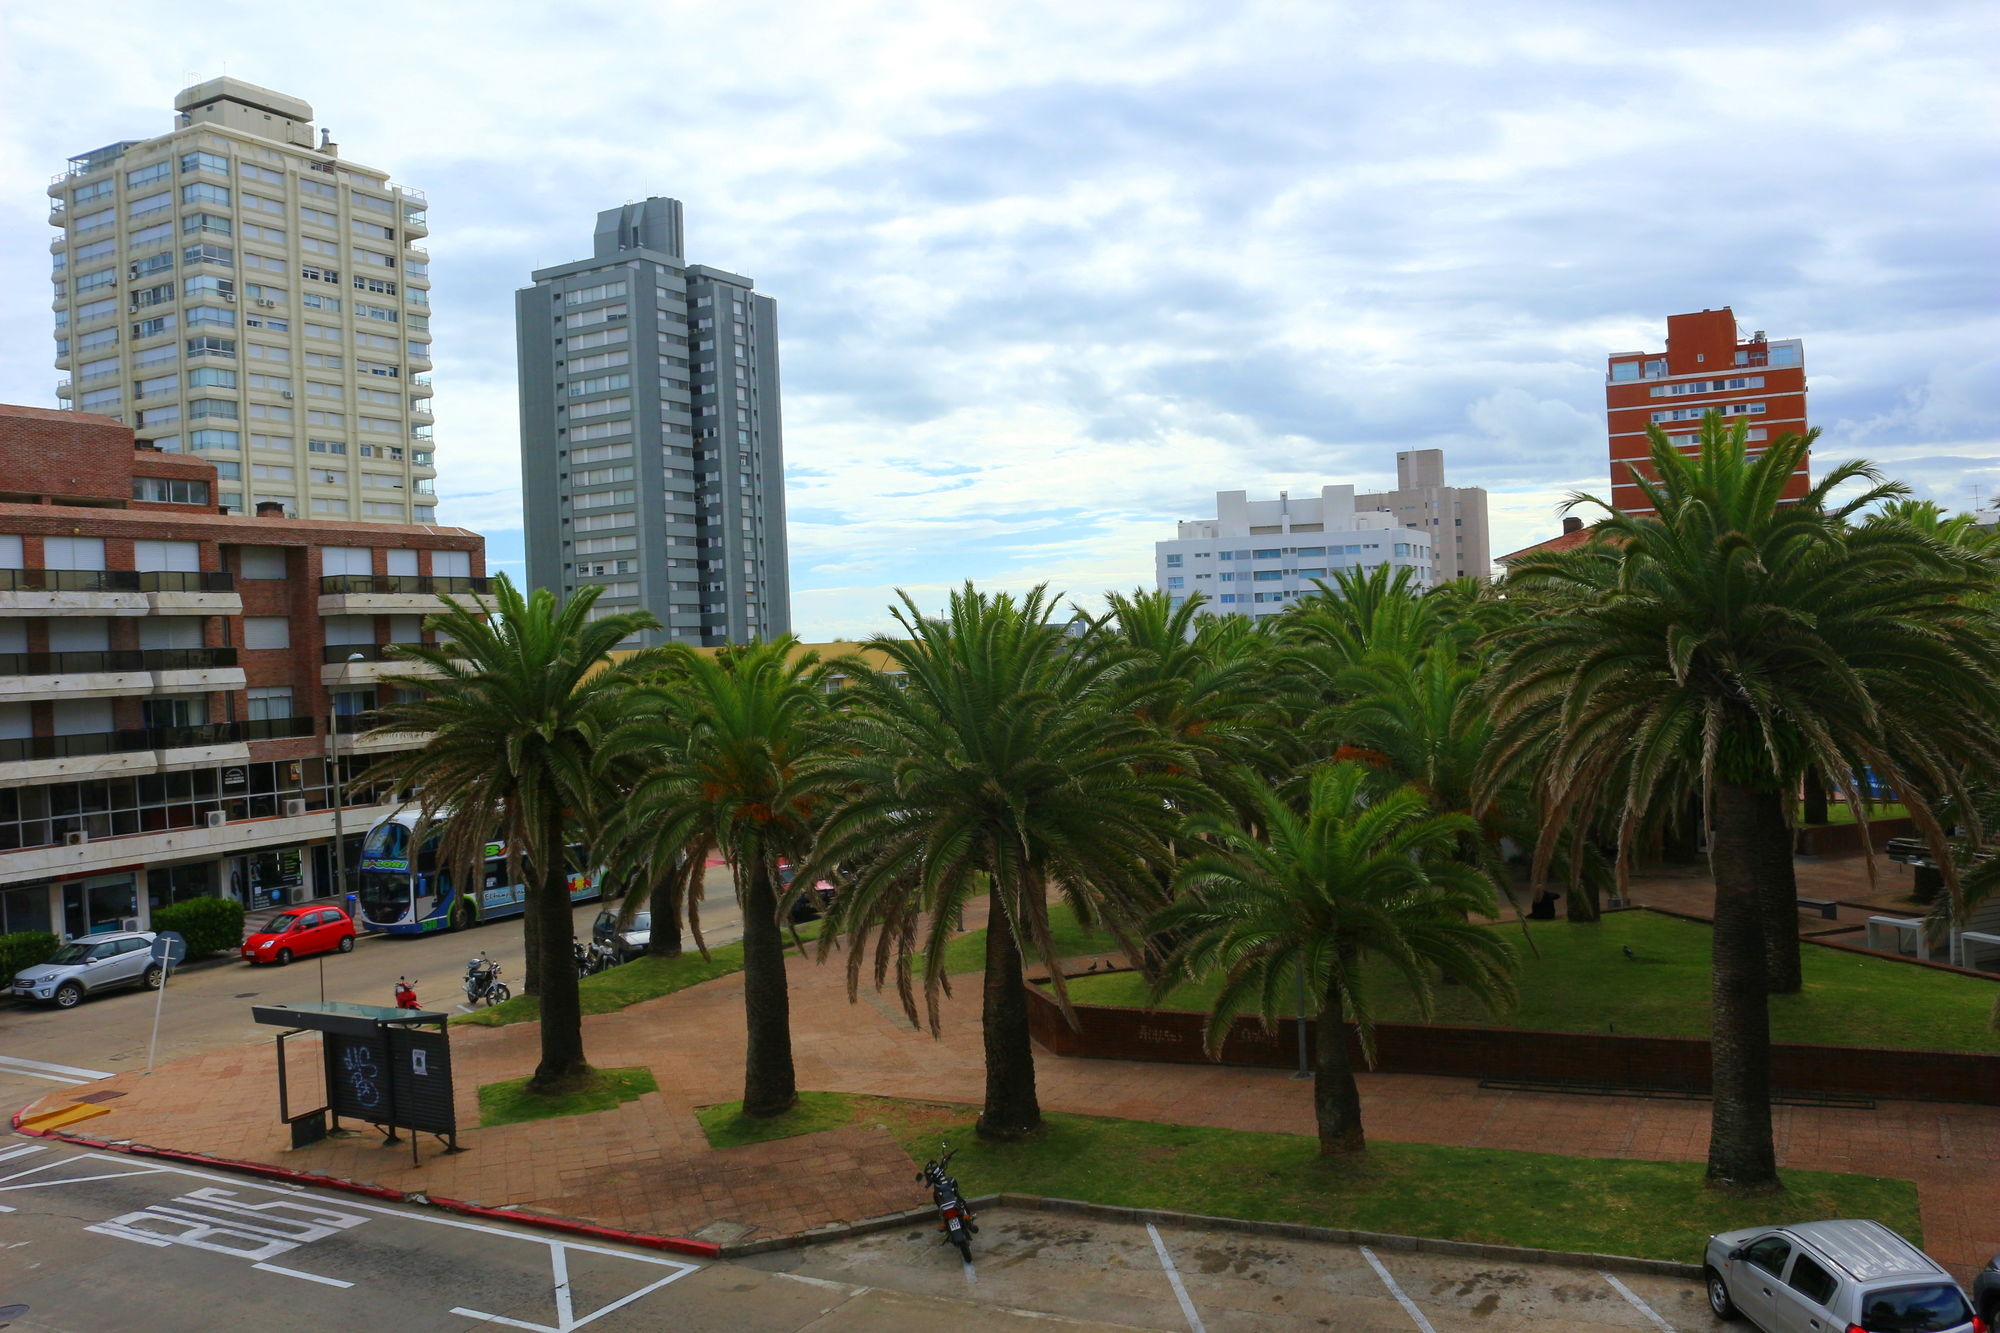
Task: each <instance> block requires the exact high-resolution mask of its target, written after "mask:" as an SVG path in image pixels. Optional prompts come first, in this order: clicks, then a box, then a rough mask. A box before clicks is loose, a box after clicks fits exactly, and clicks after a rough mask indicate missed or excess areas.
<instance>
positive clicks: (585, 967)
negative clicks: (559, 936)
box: [569, 939, 597, 981]
mask: <svg viewBox="0 0 2000 1333" xmlns="http://www.w3.org/2000/svg"><path fill="white" fill-rule="evenodd" d="M569 956H570V959H571V960H572V961H573V962H574V963H575V964H576V979H577V980H578V981H582V980H583V979H584V978H585V977H587V976H589V975H590V974H591V973H592V972H595V971H596V970H597V967H596V960H595V959H594V958H592V957H591V955H590V946H589V945H587V944H585V943H584V942H583V941H582V940H579V939H572V940H570V942H569Z"/></svg>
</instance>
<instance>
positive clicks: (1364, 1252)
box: [1360, 1245, 1437, 1333]
mask: <svg viewBox="0 0 2000 1333" xmlns="http://www.w3.org/2000/svg"><path fill="white" fill-rule="evenodd" d="M1360 1249H1361V1257H1362V1258H1363V1259H1366V1260H1367V1261H1368V1266H1369V1267H1370V1268H1372V1269H1374V1270H1375V1276H1376V1277H1379V1278H1381V1279H1382V1285H1383V1286H1385V1287H1387V1288H1388V1289H1389V1294H1390V1295H1391V1296H1394V1297H1395V1298H1396V1304H1398V1305H1400V1306H1402V1307H1403V1313H1404V1314H1406V1315H1408V1316H1409V1317H1410V1318H1411V1319H1412V1320H1414V1321H1416V1325H1417V1327H1418V1328H1420V1329H1422V1330H1423V1331H1424V1333H1437V1330H1436V1329H1434V1328H1432V1327H1431V1321H1430V1320H1428V1319H1426V1318H1424V1312H1423V1311H1422V1310H1419V1309H1418V1308H1417V1303H1416V1302H1415V1301H1413V1300H1411V1299H1410V1298H1409V1297H1408V1296H1405V1295H1404V1294H1403V1289H1402V1288H1401V1287H1399V1286H1397V1285H1396V1279H1395V1278H1393V1277H1390V1276H1389V1270H1388V1269H1386V1268H1384V1267H1382V1261H1381V1260H1380V1259H1377V1258H1376V1257H1375V1251H1373V1250H1371V1249H1369V1248H1368V1247H1367V1246H1366V1245H1363V1246H1361V1247H1360Z"/></svg>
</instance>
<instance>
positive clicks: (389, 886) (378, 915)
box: [359, 870, 410, 925]
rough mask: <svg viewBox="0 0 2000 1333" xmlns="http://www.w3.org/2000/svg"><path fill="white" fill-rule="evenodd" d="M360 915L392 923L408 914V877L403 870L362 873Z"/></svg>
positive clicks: (371, 919)
mask: <svg viewBox="0 0 2000 1333" xmlns="http://www.w3.org/2000/svg"><path fill="white" fill-rule="evenodd" d="M359 897H360V899H361V915H362V916H364V917H366V918H367V919H368V920H370V921H379V922H381V923H382V924H384V925H394V924H395V923H396V922H398V921H406V920H408V919H409V916H410V876H409V872H407V871H402V870H364V871H362V872H361V890H360V894H359Z"/></svg>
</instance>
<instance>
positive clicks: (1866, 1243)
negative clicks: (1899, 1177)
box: [1703, 1221, 1979, 1333]
mask: <svg viewBox="0 0 2000 1333" xmlns="http://www.w3.org/2000/svg"><path fill="white" fill-rule="evenodd" d="M1703 1269H1704V1272H1703V1277H1704V1278H1705V1279H1706V1281H1707V1284H1708V1305H1709V1308H1710V1309H1712V1310H1714V1311H1715V1314H1716V1317H1717V1318H1719V1319H1735V1318H1738V1317H1739V1316H1748V1318H1749V1319H1750V1321H1751V1322H1752V1323H1754V1324H1756V1325H1757V1327H1759V1328H1761V1329H1763V1330H1764V1331H1765V1333H1849V1331H1850V1330H1854V1329H1860V1330H1863V1333H1975V1330H1977V1329H1978V1328H1979V1325H1978V1323H1977V1322H1976V1321H1975V1320H1974V1319H1973V1317H1972V1307H1971V1305H1969V1304H1968V1303H1967V1302H1966V1299H1965V1293H1964V1292H1962V1291H1960V1290H1959V1287H1958V1284H1957V1283H1956V1282H1953V1281H1952V1280H1951V1274H1949V1273H1947V1272H1945V1271H1944V1269H1942V1268H1940V1267H1938V1266H1937V1264H1936V1263H1934V1262H1933V1261H1932V1260H1931V1258H1930V1256H1929V1255H1927V1254H1925V1253H1924V1252H1923V1251H1922V1250H1919V1249H1918V1248H1917V1247H1916V1246H1914V1245H1912V1244H1910V1243H1909V1242H1908V1241H1906V1240H1904V1239H1903V1238H1902V1237H1901V1236H1898V1235H1897V1234H1896V1233H1895V1232H1893V1231H1891V1230H1889V1228H1887V1227H1885V1226H1883V1225H1882V1224H1881V1223H1880V1222H1866V1221H1840V1222H1802V1223H1800V1224H1798V1225H1796V1226H1783V1227H1748V1228H1746V1229H1744V1230H1742V1231H1725V1232H1723V1233H1722V1234H1721V1235H1719V1236H1710V1237H1709V1238H1708V1252H1707V1254H1706V1255H1705V1256H1704V1259H1703Z"/></svg>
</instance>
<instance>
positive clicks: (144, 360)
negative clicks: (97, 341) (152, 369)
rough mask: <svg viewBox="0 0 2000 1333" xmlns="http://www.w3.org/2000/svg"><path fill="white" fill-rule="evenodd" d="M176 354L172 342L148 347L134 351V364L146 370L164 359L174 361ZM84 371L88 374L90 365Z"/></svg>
mask: <svg viewBox="0 0 2000 1333" xmlns="http://www.w3.org/2000/svg"><path fill="white" fill-rule="evenodd" d="M176 355H177V353H176V352H175V351H174V345H173V344H172V343H163V344H161V345H159V346H157V347H148V348H147V349H146V350H145V351H143V352H137V353H134V354H133V357H132V364H133V365H134V366H136V367H138V368H139V369H141V370H144V369H145V368H146V367H148V366H157V365H159V364H160V363H161V362H163V361H172V360H173V359H174V357H175V356H176ZM112 364H114V365H115V364H116V363H115V362H113V363H112ZM84 373H85V374H86V375H87V374H89V373H90V368H89V367H88V366H86V367H84Z"/></svg>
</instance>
